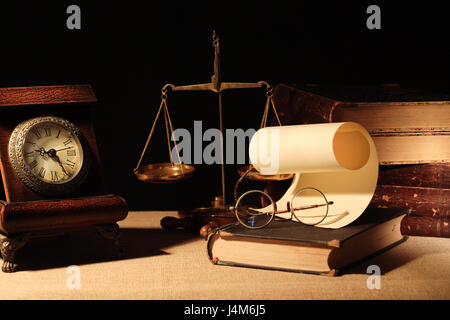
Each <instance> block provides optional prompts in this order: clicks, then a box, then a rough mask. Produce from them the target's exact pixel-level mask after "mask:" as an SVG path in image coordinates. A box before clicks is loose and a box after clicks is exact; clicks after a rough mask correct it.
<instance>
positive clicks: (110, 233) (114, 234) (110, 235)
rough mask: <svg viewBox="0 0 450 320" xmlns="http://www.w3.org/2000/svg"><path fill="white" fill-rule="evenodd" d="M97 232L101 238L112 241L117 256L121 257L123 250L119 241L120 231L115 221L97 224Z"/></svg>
mask: <svg viewBox="0 0 450 320" xmlns="http://www.w3.org/2000/svg"><path fill="white" fill-rule="evenodd" d="M97 232H98V233H99V234H100V235H101V236H102V237H103V238H105V239H108V240H113V241H114V247H115V248H116V252H117V256H118V258H122V255H123V251H122V247H121V246H120V241H119V238H120V235H121V232H120V228H119V226H118V225H117V223H114V224H109V225H100V226H97Z"/></svg>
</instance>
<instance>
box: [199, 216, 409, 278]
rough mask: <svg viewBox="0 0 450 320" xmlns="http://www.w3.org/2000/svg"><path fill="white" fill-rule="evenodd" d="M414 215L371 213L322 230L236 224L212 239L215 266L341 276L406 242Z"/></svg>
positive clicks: (287, 224) (282, 224)
mask: <svg viewBox="0 0 450 320" xmlns="http://www.w3.org/2000/svg"><path fill="white" fill-rule="evenodd" d="M406 214H408V210H397V209H375V208H369V209H367V210H366V211H365V213H364V214H363V215H362V216H361V217H360V218H358V219H357V220H356V221H355V222H353V223H352V224H350V225H348V226H346V227H343V228H339V229H326V228H318V227H314V226H310V225H305V224H302V223H299V222H294V221H291V220H274V221H273V222H272V223H271V224H269V225H268V226H267V227H265V228H262V229H248V228H246V227H244V226H243V225H241V224H239V223H237V224H231V225H228V226H225V227H222V228H219V229H217V230H216V231H215V232H213V233H212V234H210V236H209V237H208V241H207V250H208V255H209V258H210V260H211V261H212V262H213V263H214V264H218V265H227V266H238V267H250V268H260V269H271V270H281V271H291V272H303V273H314V274H324V275H336V274H338V272H339V271H340V270H342V269H344V268H347V267H349V266H351V265H353V264H354V263H356V262H358V261H360V260H362V259H364V258H367V257H369V256H372V255H374V254H375V253H377V252H380V251H383V250H387V249H389V248H391V247H393V246H395V245H397V244H399V243H401V242H403V241H405V240H406V238H407V237H406V236H404V235H402V233H401V221H402V219H403V218H404V217H405V216H406Z"/></svg>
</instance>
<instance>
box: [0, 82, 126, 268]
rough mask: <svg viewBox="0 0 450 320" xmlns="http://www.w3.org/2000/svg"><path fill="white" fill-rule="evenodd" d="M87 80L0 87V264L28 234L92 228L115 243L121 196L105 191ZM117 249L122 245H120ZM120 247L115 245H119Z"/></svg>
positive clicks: (10, 263) (10, 259) (6, 263)
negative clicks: (1, 195)
mask: <svg viewBox="0 0 450 320" xmlns="http://www.w3.org/2000/svg"><path fill="white" fill-rule="evenodd" d="M96 102H97V98H96V96H95V94H94V92H93V90H92V87H91V86H90V85H64V86H46V87H20V88H0V170H1V175H2V180H3V189H4V196H5V197H4V198H5V200H0V236H1V239H0V254H1V257H2V259H3V265H2V270H3V271H4V272H13V271H15V270H16V267H17V265H16V263H15V261H14V257H15V252H16V251H17V250H18V249H19V248H21V247H22V246H23V245H25V244H26V242H27V241H28V240H29V239H32V238H33V237H41V236H55V235H61V234H70V233H76V232H86V231H96V232H98V233H100V234H101V235H102V236H104V237H106V238H108V239H112V240H114V244H115V245H116V246H117V247H118V246H119V243H118V237H119V227H118V225H117V221H120V220H123V219H125V217H126V216H127V214H128V209H127V204H126V201H125V200H124V199H123V198H121V197H119V196H117V195H112V194H107V193H106V192H105V187H104V183H103V177H102V170H101V162H100V157H99V151H98V148H97V143H96V139H95V134H94V128H93V123H92V121H91V117H90V114H91V108H92V106H93V105H94V104H95V103H96ZM118 249H119V248H118ZM119 252H120V249H119Z"/></svg>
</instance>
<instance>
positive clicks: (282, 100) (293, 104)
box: [273, 84, 343, 125]
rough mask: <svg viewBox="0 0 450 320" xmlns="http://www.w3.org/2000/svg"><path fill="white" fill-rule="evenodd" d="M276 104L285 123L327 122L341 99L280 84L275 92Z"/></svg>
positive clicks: (331, 117)
mask: <svg viewBox="0 0 450 320" xmlns="http://www.w3.org/2000/svg"><path fill="white" fill-rule="evenodd" d="M273 101H274V105H275V107H276V108H277V111H278V115H279V117H280V120H281V123H282V124H283V125H293V124H308V123H326V122H332V121H333V112H334V110H335V109H336V107H338V106H339V105H341V104H343V103H342V102H340V101H337V100H333V99H329V98H326V97H322V96H319V95H317V94H314V93H310V92H306V91H303V90H299V89H296V88H294V87H290V86H287V85H283V84H279V85H277V86H276V87H275V90H274V93H273Z"/></svg>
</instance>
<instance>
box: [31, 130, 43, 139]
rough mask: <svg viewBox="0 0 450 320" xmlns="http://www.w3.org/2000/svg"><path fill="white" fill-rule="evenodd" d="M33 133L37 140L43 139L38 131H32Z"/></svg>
mask: <svg viewBox="0 0 450 320" xmlns="http://www.w3.org/2000/svg"><path fill="white" fill-rule="evenodd" d="M31 132H33V134H34V135H35V136H36V138H37V139H40V138H42V136H41V134H40V133H39V131H38V130H32V131H31Z"/></svg>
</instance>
